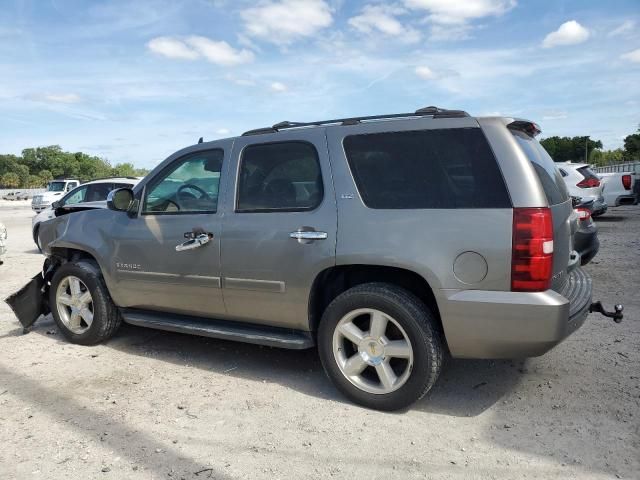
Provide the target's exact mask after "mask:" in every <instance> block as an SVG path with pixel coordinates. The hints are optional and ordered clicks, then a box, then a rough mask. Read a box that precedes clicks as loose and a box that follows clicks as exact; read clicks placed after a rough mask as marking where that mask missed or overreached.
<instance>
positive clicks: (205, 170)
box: [113, 148, 225, 317]
mask: <svg viewBox="0 0 640 480" xmlns="http://www.w3.org/2000/svg"><path fill="white" fill-rule="evenodd" d="M224 155H225V152H224V151H223V149H221V148H213V149H211V148H210V149H207V150H199V151H193V152H191V153H188V154H186V155H183V156H181V157H179V158H177V159H175V160H174V161H172V162H170V163H169V164H168V165H167V166H166V167H165V168H164V169H162V170H161V171H160V172H158V173H157V174H156V175H155V176H154V177H153V178H151V179H150V180H149V181H148V183H146V185H145V186H144V190H143V193H142V196H141V198H140V203H141V204H140V207H139V213H138V215H137V216H135V217H134V218H130V217H129V216H127V215H122V216H120V217H118V219H117V221H116V224H115V225H114V231H113V235H114V237H115V238H114V246H115V249H114V257H115V258H114V259H113V262H114V263H115V266H116V273H115V276H116V278H117V281H118V282H117V289H118V298H119V299H121V300H120V301H119V304H120V306H126V307H130V308H140V309H153V310H160V311H166V312H174V313H183V314H188V315H198V316H204V317H215V316H223V315H224V313H225V309H224V302H223V301H222V291H221V281H220V234H221V230H222V228H221V227H222V219H221V214H220V213H219V208H218V191H219V186H220V175H221V169H222V164H223V159H224Z"/></svg>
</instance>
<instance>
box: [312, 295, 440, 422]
mask: <svg viewBox="0 0 640 480" xmlns="http://www.w3.org/2000/svg"><path fill="white" fill-rule="evenodd" d="M318 349H319V352H320V358H321V360H322V364H323V366H324V368H325V371H326V372H327V374H328V376H329V377H330V378H331V379H332V380H333V382H334V383H335V385H336V386H337V387H338V389H339V390H340V391H342V393H344V394H345V395H346V396H347V397H348V398H350V399H351V400H353V401H354V402H356V403H359V404H361V405H364V406H366V407H369V408H375V409H379V410H398V409H401V408H406V407H408V406H409V405H411V404H412V403H414V402H415V401H416V400H418V399H420V398H421V397H422V396H423V395H424V394H426V393H427V392H428V391H429V389H430V388H431V387H432V386H433V384H434V383H435V381H436V379H437V377H438V375H439V373H440V370H441V368H442V360H443V347H442V341H441V339H440V335H439V333H438V330H437V328H436V327H435V320H434V317H433V315H432V314H431V312H430V311H429V309H428V308H427V307H426V306H425V305H424V303H423V302H421V301H420V300H419V299H418V298H417V297H415V296H414V295H412V294H411V293H410V292H407V291H406V290H404V289H401V288H399V287H396V286H394V285H390V284H384V283H369V284H364V285H359V286H357V287H354V288H351V289H349V290H347V291H346V292H344V293H342V294H341V295H339V296H338V297H337V298H336V299H335V300H334V301H333V302H331V304H330V305H329V306H328V307H327V309H326V311H325V313H324V315H323V317H322V321H321V324H320V328H319V331H318Z"/></svg>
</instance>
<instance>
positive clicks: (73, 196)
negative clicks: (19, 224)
mask: <svg viewBox="0 0 640 480" xmlns="http://www.w3.org/2000/svg"><path fill="white" fill-rule="evenodd" d="M140 180H141V179H140V178H138V177H126V178H103V179H100V180H93V181H91V182H87V183H83V184H82V185H80V186H79V187H76V188H75V189H73V190H71V191H70V192H69V193H67V194H66V195H65V196H64V197H62V198H61V199H60V200H57V201H55V202H53V204H52V205H51V206H49V207H48V208H46V209H45V210H42V211H41V212H40V213H38V214H37V215H36V216H35V217H33V220H32V221H31V227H32V230H33V241H34V242H35V243H36V245H37V246H38V249H39V250H42V248H41V246H40V238H39V231H40V224H41V223H42V222H46V221H47V220H50V219H52V218H54V217H55V216H56V209H58V208H62V207H64V206H66V205H76V204H78V203H83V204H85V203H86V204H87V207H92V206H93V207H96V208H99V207H105V208H106V204H105V203H104V202H105V201H106V200H107V195H108V194H109V192H110V191H111V190H115V189H117V188H133V187H134V186H135V185H137V184H138V182H139V181H140Z"/></svg>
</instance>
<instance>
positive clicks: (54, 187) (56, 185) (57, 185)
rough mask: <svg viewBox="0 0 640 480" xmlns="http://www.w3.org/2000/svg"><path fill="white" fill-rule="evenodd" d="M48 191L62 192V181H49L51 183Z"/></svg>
mask: <svg viewBox="0 0 640 480" xmlns="http://www.w3.org/2000/svg"><path fill="white" fill-rule="evenodd" d="M49 191H50V192H63V191H64V182H51V183H49Z"/></svg>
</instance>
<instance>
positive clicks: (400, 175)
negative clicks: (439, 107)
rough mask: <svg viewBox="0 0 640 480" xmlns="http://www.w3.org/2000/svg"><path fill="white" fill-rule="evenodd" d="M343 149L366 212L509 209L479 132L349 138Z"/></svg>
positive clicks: (460, 130)
mask: <svg viewBox="0 0 640 480" xmlns="http://www.w3.org/2000/svg"><path fill="white" fill-rule="evenodd" d="M344 150H345V153H346V156H347V161H348V162H349V167H350V169H351V173H352V175H353V177H354V180H355V182H356V186H357V187H358V191H359V192H360V196H361V197H362V200H363V202H364V203H365V205H366V206H367V207H369V208H377V209H429V208H433V209H435V208H443V209H446V208H510V207H511V201H510V198H509V194H508V193H507V189H506V186H505V184H504V180H503V178H502V174H501V172H500V170H499V168H498V165H497V163H496V160H495V157H494V155H493V152H492V151H491V149H490V147H489V144H488V143H487V140H486V138H485V137H484V134H483V133H482V131H481V130H480V129H479V128H452V129H440V130H415V131H404V132H385V133H373V134H362V135H350V136H348V137H346V138H345V139H344Z"/></svg>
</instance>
